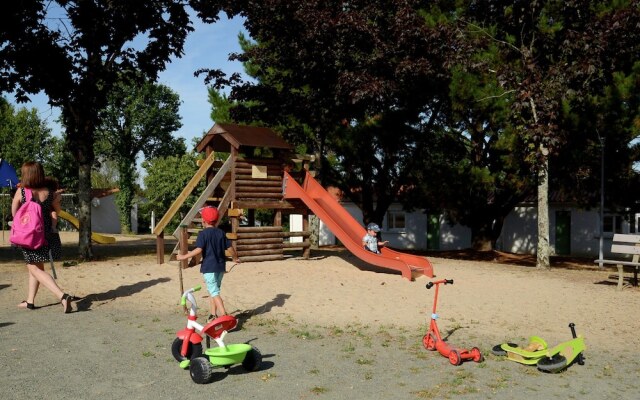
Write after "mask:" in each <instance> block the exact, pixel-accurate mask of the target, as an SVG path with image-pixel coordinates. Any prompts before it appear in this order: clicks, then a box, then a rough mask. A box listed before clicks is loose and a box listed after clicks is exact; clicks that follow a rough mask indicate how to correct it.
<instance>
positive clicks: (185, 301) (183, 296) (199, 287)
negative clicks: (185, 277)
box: [180, 285, 202, 306]
mask: <svg viewBox="0 0 640 400" xmlns="http://www.w3.org/2000/svg"><path fill="white" fill-rule="evenodd" d="M200 289H202V286H200V285H198V286H194V287H192V288H191V289H189V290H187V291H186V292H184V293H183V294H182V298H181V299H180V305H182V306H186V305H187V296H188V295H189V294H190V293H193V292H197V291H198V290H200Z"/></svg>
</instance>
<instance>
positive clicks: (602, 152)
mask: <svg viewBox="0 0 640 400" xmlns="http://www.w3.org/2000/svg"><path fill="white" fill-rule="evenodd" d="M596 133H597V134H598V140H599V141H600V244H599V245H600V248H599V257H598V260H602V259H604V254H603V250H602V249H603V246H604V138H603V137H601V136H600V132H598V130H597V129H596ZM598 265H599V266H600V268H603V267H604V264H603V263H602V262H600V263H598Z"/></svg>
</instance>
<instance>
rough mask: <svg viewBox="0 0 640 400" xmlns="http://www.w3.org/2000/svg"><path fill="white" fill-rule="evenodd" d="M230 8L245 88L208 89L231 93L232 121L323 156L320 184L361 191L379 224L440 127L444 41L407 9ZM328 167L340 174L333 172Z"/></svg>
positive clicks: (313, 2)
mask: <svg viewBox="0 0 640 400" xmlns="http://www.w3.org/2000/svg"><path fill="white" fill-rule="evenodd" d="M229 3H230V4H228V6H227V8H226V9H225V10H226V11H228V12H229V13H231V14H242V15H243V16H244V17H245V18H246V21H247V22H246V23H245V27H246V29H247V31H248V32H249V34H250V35H251V38H252V39H254V40H255V43H253V44H251V45H246V43H245V45H243V51H242V53H241V54H234V55H232V57H231V58H232V59H237V60H240V61H242V62H244V63H246V64H245V65H248V68H247V71H248V72H249V74H250V76H251V77H252V78H254V80H253V81H252V82H241V81H240V80H239V78H238V77H237V76H232V77H230V78H226V77H221V74H220V72H219V71H208V72H209V75H208V78H210V79H214V80H215V85H214V87H216V88H219V87H222V86H225V85H231V86H232V90H231V93H230V99H231V100H232V101H235V102H237V103H236V104H235V106H234V107H233V108H232V109H231V117H232V119H234V120H235V121H242V122H245V121H261V122H262V123H264V124H267V125H269V126H271V127H274V128H276V129H277V130H279V131H280V132H282V134H283V136H284V138H285V139H286V140H288V141H289V142H290V143H293V144H294V145H301V144H304V145H306V147H307V148H308V149H309V151H311V152H313V153H316V154H318V155H319V156H320V157H319V158H318V159H319V160H321V166H320V169H321V179H322V180H323V182H324V183H328V182H331V181H333V183H335V184H338V185H339V186H341V187H342V188H345V189H351V188H355V187H357V188H360V189H361V193H362V196H359V197H357V198H355V199H354V200H355V201H356V202H357V203H358V204H359V205H360V207H361V208H362V210H363V214H364V219H365V221H368V220H370V221H376V222H381V220H382V217H383V216H384V214H385V212H386V209H387V207H388V205H389V204H390V203H391V202H392V201H393V199H395V197H396V195H397V193H398V192H399V188H401V187H405V186H406V185H407V184H408V183H409V182H411V180H410V176H411V172H412V170H413V162H414V160H415V159H418V158H419V157H420V155H421V154H422V153H423V152H424V151H426V150H427V149H426V148H425V146H424V144H425V143H428V141H426V140H424V139H423V137H425V136H427V137H428V136H429V135H431V134H432V132H433V130H435V127H436V126H438V125H439V124H440V122H441V116H442V112H443V110H444V109H445V108H446V99H447V91H448V90H447V84H448V76H447V74H446V70H445V69H444V65H445V54H444V53H445V52H446V51H448V48H447V46H446V43H448V42H449V38H450V37H451V35H450V34H449V33H448V32H446V31H445V30H444V29H441V28H442V27H440V26H428V25H427V24H426V23H425V20H424V18H423V17H422V15H421V10H420V9H419V5H420V4H419V3H418V2H412V1H392V0H389V1H382V2H370V1H364V0H360V1H353V2H349V3H348V4H346V3H345V2H343V1H319V0H297V1H283V0H279V1H278V0H270V1H265V2H252V1H235V2H229ZM382 126H383V127H384V129H381V127H382ZM387 145H388V146H389V147H388V148H386V147H385V146H387ZM328 160H334V161H335V162H336V163H337V164H342V165H344V166H345V167H344V168H340V169H337V170H331V169H330V168H328V165H329V164H328V163H327V161H328ZM347 163H349V165H348V166H347ZM345 192H346V193H352V191H351V190H346V191H345ZM374 198H375V201H376V202H375V203H374ZM374 204H375V205H374Z"/></svg>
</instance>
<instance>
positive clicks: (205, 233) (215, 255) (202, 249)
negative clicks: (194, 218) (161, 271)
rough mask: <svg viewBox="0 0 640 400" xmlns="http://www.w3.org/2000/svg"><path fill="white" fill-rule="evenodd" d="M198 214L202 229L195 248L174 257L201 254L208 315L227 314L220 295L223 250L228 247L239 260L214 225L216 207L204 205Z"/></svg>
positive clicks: (216, 217) (224, 259)
mask: <svg viewBox="0 0 640 400" xmlns="http://www.w3.org/2000/svg"><path fill="white" fill-rule="evenodd" d="M200 215H201V216H202V225H203V226H204V229H203V230H202V231H200V233H198V238H197V239H196V248H195V249H193V250H191V251H190V252H188V253H186V254H178V256H177V257H176V258H177V259H178V260H179V261H181V260H186V259H188V258H191V257H194V256H197V255H198V254H202V264H201V265H200V272H201V273H202V276H203V278H204V282H205V283H206V284H207V290H208V291H209V295H210V296H211V315H209V319H211V318H216V317H220V316H223V315H226V314H227V311H226V310H225V308H224V301H223V300H222V297H221V296H220V288H221V287H222V278H223V277H224V273H225V270H226V269H225V267H226V256H225V253H224V252H225V250H226V249H230V251H231V254H232V255H233V259H234V261H235V262H239V260H238V255H237V253H236V252H235V250H234V249H233V247H231V242H230V241H229V239H227V236H226V234H225V233H224V231H223V230H222V229H219V228H216V226H215V225H216V222H217V221H218V209H217V208H215V207H211V206H209V207H205V208H203V209H201V210H200Z"/></svg>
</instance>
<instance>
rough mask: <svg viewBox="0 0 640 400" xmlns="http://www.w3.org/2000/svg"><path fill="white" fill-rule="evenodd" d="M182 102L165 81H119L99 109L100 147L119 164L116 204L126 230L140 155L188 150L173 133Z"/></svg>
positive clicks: (154, 155)
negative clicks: (106, 101)
mask: <svg viewBox="0 0 640 400" xmlns="http://www.w3.org/2000/svg"><path fill="white" fill-rule="evenodd" d="M179 106H180V99H179V97H178V95H177V94H176V93H175V92H173V91H172V90H171V89H170V88H169V87H167V86H165V85H159V84H154V83H152V82H148V81H147V82H143V83H142V84H139V85H132V84H126V83H124V82H119V83H116V85H114V87H113V89H112V90H111V92H110V93H109V96H108V103H107V106H106V107H105V108H104V109H102V110H101V111H100V118H99V120H100V123H99V124H98V126H97V128H96V139H97V148H98V150H97V151H98V153H99V154H101V155H103V156H104V157H105V158H106V159H108V160H113V161H114V162H115V163H116V165H117V169H118V186H119V189H120V191H119V192H118V195H117V204H118V208H119V210H120V225H121V227H122V230H123V232H130V231H131V221H130V217H129V215H130V211H129V210H131V206H132V204H133V200H134V196H135V183H136V178H137V174H136V164H137V161H136V160H137V157H138V155H140V154H143V155H144V157H145V158H147V159H150V158H155V157H161V156H169V155H181V154H184V153H185V151H186V146H185V143H184V139H183V138H177V139H176V138H174V137H173V136H172V134H173V132H175V131H176V130H178V129H179V128H180V127H181V126H182V123H181V122H180V115H179V113H178V111H179Z"/></svg>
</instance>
